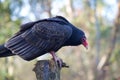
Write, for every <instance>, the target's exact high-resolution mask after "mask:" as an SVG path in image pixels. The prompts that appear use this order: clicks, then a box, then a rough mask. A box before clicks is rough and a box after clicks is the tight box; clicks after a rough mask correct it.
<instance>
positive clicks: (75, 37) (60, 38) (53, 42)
mask: <svg viewBox="0 0 120 80" xmlns="http://www.w3.org/2000/svg"><path fill="white" fill-rule="evenodd" d="M83 37H85V34H84V32H83V31H82V30H80V29H78V28H76V27H74V26H73V25H72V24H71V23H70V22H69V21H67V20H66V19H65V18H64V17H61V16H56V17H53V18H48V19H43V20H39V21H36V22H30V23H26V24H24V25H22V26H21V28H20V31H19V32H17V33H16V34H15V35H14V36H13V37H12V38H11V39H9V40H8V41H7V42H6V43H5V47H6V48H7V49H9V50H10V51H11V52H12V54H15V55H19V56H20V57H22V58H23V59H25V60H33V59H35V58H36V57H39V56H41V55H43V54H45V53H48V52H50V51H55V52H56V51H58V50H59V49H60V48H61V47H62V46H69V45H70V46H76V45H80V44H82V38H83Z"/></svg>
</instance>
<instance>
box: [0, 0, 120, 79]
mask: <svg viewBox="0 0 120 80" xmlns="http://www.w3.org/2000/svg"><path fill="white" fill-rule="evenodd" d="M56 15H61V16H64V17H66V18H67V19H68V20H69V21H70V22H72V23H73V24H74V25H75V26H76V27H78V28H81V29H83V30H84V31H85V33H86V35H87V38H88V41H89V49H88V50H87V51H86V50H85V49H84V48H83V46H77V47H70V46H69V47H64V48H62V49H61V50H59V51H58V52H57V54H58V55H59V56H60V57H61V58H62V59H63V60H64V61H65V62H67V63H68V64H69V65H70V68H69V69H63V70H62V73H61V80H119V79H120V69H119V67H120V63H119V61H120V58H119V57H120V35H119V34H120V1H119V0H111V1H109V0H0V44H3V43H5V42H6V41H7V40H8V39H9V38H10V37H11V36H13V35H14V33H16V32H17V31H18V30H19V27H20V25H21V24H24V23H27V22H30V21H35V20H39V19H43V18H48V17H52V16H56ZM48 58H51V56H50V55H49V54H47V55H45V56H42V57H40V58H39V59H48ZM35 62H36V60H33V61H30V62H27V61H24V60H22V59H21V58H19V57H18V56H14V57H8V58H1V59H0V80H35V79H36V78H35V74H34V72H32V69H33V67H34V64H35Z"/></svg>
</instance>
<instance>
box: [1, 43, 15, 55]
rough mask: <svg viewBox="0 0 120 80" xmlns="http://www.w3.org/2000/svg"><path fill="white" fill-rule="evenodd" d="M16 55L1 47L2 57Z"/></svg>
mask: <svg viewBox="0 0 120 80" xmlns="http://www.w3.org/2000/svg"><path fill="white" fill-rule="evenodd" d="M13 55H15V54H12V52H11V51H10V50H9V49H7V48H6V47H4V44H3V45H0V57H9V56H13Z"/></svg>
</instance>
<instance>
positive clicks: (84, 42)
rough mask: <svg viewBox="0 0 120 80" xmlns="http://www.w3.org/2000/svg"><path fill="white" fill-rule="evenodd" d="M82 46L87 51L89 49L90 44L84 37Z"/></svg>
mask: <svg viewBox="0 0 120 80" xmlns="http://www.w3.org/2000/svg"><path fill="white" fill-rule="evenodd" d="M82 45H83V46H84V47H85V48H86V49H88V42H87V39H86V37H83V38H82Z"/></svg>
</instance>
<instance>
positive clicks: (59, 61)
mask: <svg viewBox="0 0 120 80" xmlns="http://www.w3.org/2000/svg"><path fill="white" fill-rule="evenodd" d="M50 54H51V55H52V57H53V60H54V61H55V63H56V64H57V65H58V66H59V67H60V68H62V64H63V61H62V59H60V58H59V57H57V55H56V54H55V52H54V51H51V52H50Z"/></svg>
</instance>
